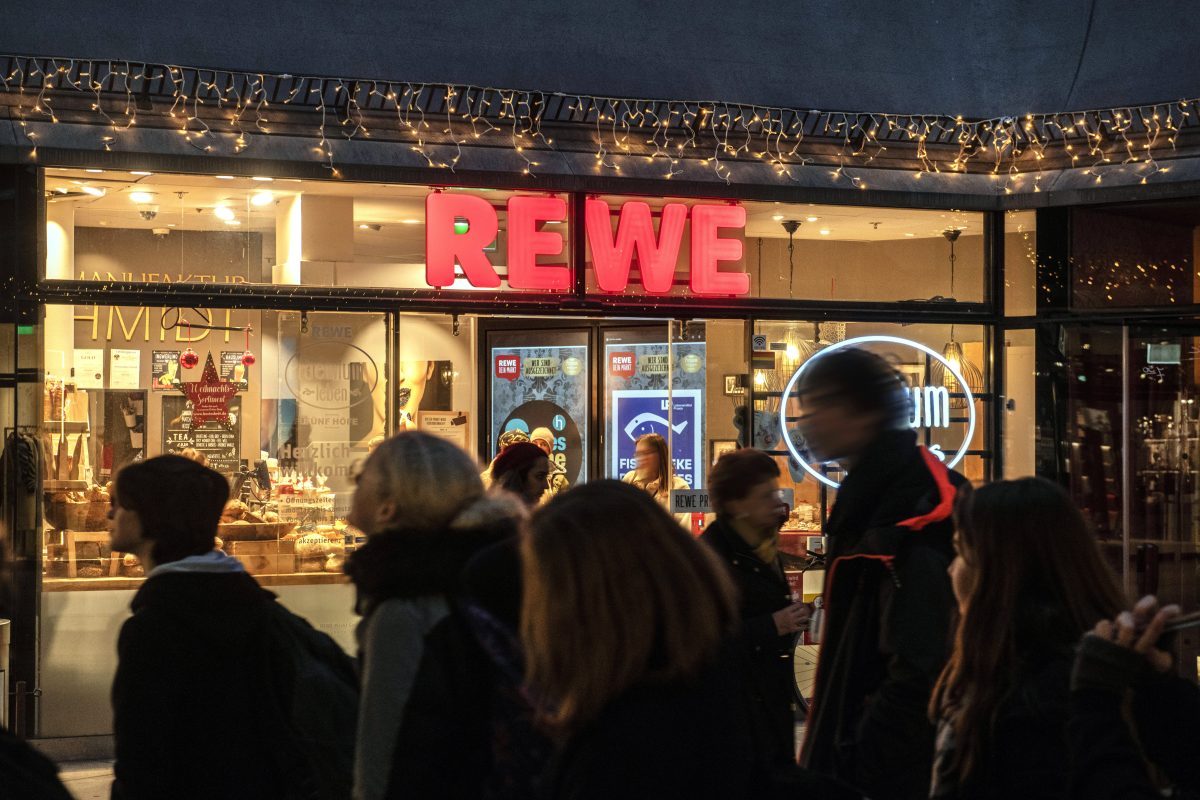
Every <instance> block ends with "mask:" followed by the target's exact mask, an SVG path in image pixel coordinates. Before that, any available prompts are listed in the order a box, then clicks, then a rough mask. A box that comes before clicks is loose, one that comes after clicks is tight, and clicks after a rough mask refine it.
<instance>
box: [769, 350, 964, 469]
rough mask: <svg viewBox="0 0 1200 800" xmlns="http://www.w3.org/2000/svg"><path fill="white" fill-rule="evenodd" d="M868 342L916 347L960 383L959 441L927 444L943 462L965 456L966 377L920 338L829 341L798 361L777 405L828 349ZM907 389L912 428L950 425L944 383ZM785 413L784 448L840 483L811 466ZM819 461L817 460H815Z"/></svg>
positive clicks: (952, 462)
mask: <svg viewBox="0 0 1200 800" xmlns="http://www.w3.org/2000/svg"><path fill="white" fill-rule="evenodd" d="M870 345H877V346H878V345H886V346H888V347H889V348H892V349H894V348H896V347H899V348H901V349H904V348H911V349H913V350H915V351H917V357H918V358H919V359H922V360H923V359H924V358H926V357H929V358H932V359H934V360H935V361H938V362H939V363H940V364H941V366H942V367H943V368H944V369H945V370H946V372H947V373H949V374H950V375H952V376H953V377H954V379H955V380H956V381H957V382H958V386H960V387H962V392H963V393H965V394H966V408H965V409H964V410H965V411H966V412H967V424H966V430H965V432H964V434H963V438H962V442H961V444H959V445H958V446H957V447H956V448H955V450H954V451H953V453H949V452H945V451H943V450H942V448H941V447H939V446H938V445H934V446H933V447H931V448H930V452H932V453H933V454H934V455H935V456H937V457H938V458H939V459H941V460H942V461H944V462H946V466H948V467H951V468H953V467H954V466H955V465H957V464H958V463H959V462H960V461H962V460H963V457H964V456H966V454H967V450H968V449H969V448H970V446H971V440H972V439H973V438H974V437H975V398H974V396H973V395H972V394H971V390H970V389H969V388H967V381H966V380H965V379H964V378H963V376H962V374H961V373H960V372H959V370H958V367H957V366H955V365H954V364H953V363H951V362H950V361H948V360H946V358H945V357H944V356H943V355H942V354H941V353H939V352H937V351H936V350H934V349H932V348H930V347H926V346H925V345H923V344H921V343H920V342H914V341H912V340H911V339H901V338H900V337H898V336H859V337H857V338H854V339H846V340H845V341H841V342H838V343H837V344H834V345H830V346H829V347H826V348H825V349H824V350H819V351H818V352H817V353H816V354H814V355H813V356H811V357H810V358H809V359H808V360H807V361H805V362H804V363H803V364H801V365H800V368H799V369H797V370H796V372H795V373H794V374H793V375H792V378H791V380H789V381H788V384H787V387H786V388H784V390H783V396H782V399H781V403H780V408H782V409H787V408H788V407H789V402H790V400H791V399H792V395H793V393H794V392H795V390H796V387H797V386H798V385H799V383H800V378H801V376H803V375H804V373H805V371H806V370H808V369H809V368H810V367H811V366H812V365H813V364H814V363H816V362H817V361H819V360H820V359H821V358H823V357H825V356H826V355H828V354H829V353H832V352H834V351H836V350H840V349H842V348H844V347H863V346H870ZM909 392H910V394H911V397H912V407H911V408H912V413H911V417H910V419H909V425H910V426H911V427H913V428H928V429H931V428H942V429H948V428H949V427H950V391H949V390H948V389H947V388H946V387H945V386H910V387H909ZM788 422H789V414H787V413H782V414H780V415H779V430H780V432H781V433H782V439H783V443H784V444H785V445H787V449H788V452H789V453H791V456H792V458H793V459H795V462H796V463H797V464H799V465H800V467H801V468H802V469H803V470H804V471H805V472H807V473H808V474H809V475H811V476H812V477H814V478H816V479H817V480H818V481H820V482H821V483H824V484H825V485H826V486H831V487H833V488H835V489H836V488H837V487H838V486H839V485H840V484H839V483H838V482H837V481H835V480H833V479H832V478H830V477H829V476H827V475H823V474H821V472H819V471H818V470H817V469H816V468H815V467H814V466H813V463H814V459H813V457H812V455H811V454H810V453H809V452H808V449H807V448H806V447H805V446H804V441H803V438H802V437H801V436H800V433H799V431H797V430H793V429H791V428H790V427H789V425H788ZM818 463H819V462H818Z"/></svg>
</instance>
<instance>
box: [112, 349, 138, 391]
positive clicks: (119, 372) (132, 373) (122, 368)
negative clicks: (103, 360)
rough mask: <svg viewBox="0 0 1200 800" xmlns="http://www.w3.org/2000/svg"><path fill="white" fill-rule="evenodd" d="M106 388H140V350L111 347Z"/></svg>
mask: <svg viewBox="0 0 1200 800" xmlns="http://www.w3.org/2000/svg"><path fill="white" fill-rule="evenodd" d="M108 388H110V389H140V388H142V351H141V350H119V349H117V348H115V347H114V348H113V350H112V352H111V353H110V354H109V370H108Z"/></svg>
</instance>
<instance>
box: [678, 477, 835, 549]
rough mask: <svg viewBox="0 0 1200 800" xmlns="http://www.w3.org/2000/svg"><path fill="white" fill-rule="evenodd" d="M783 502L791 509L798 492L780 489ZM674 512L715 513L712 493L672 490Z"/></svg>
mask: <svg viewBox="0 0 1200 800" xmlns="http://www.w3.org/2000/svg"><path fill="white" fill-rule="evenodd" d="M779 493H780V495H781V496H782V498H783V503H784V505H786V506H787V507H788V508H789V509H791V508H794V507H795V502H796V492H795V490H793V489H780V490H779ZM671 513H672V514H714V513H716V512H715V510H714V509H713V505H712V495H710V494H709V493H708V492H707V491H696V490H694V489H693V490H690V491H689V490H687V489H678V490H674V491H672V492H671ZM814 538H817V539H820V538H822V537H820V536H818V537H814Z"/></svg>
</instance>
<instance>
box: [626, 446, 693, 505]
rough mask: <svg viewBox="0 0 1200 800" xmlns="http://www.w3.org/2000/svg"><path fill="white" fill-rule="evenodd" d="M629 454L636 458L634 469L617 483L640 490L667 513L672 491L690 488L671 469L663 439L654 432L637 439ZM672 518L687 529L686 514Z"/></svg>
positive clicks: (668, 453)
mask: <svg viewBox="0 0 1200 800" xmlns="http://www.w3.org/2000/svg"><path fill="white" fill-rule="evenodd" d="M633 455H634V458H635V459H637V467H636V468H635V469H631V470H630V471H629V472H626V473H625V474H624V475H622V476H621V482H622V483H628V484H630V485H632V486H636V487H637V488H638V489H641V490H642V491H643V492H645V493H646V494H648V495H650V496H651V497H653V498H654V499H655V500H657V501H658V504H659V505H660V506H662V507H663V508H665V509H667V510H668V511H670V510H671V492H672V491H675V490H684V491H686V490H688V489H691V488H692V487H691V486H689V485H688V482H687V481H685V480H684V479H683V478H681V477H679V476H678V475H676V474H675V473H674V470H672V469H671V453H670V451H669V450H668V449H667V440H666V439H664V438H663V437H662V436H659V435H658V434H657V433H647V434H645V435H644V436H639V437H638V440H637V445H636V448H635V449H634V451H633ZM675 519H676V520H678V522H679V524H680V525H683V526H684V527H685V528H690V527H691V521H692V520H691V515H690V514H676V515H675Z"/></svg>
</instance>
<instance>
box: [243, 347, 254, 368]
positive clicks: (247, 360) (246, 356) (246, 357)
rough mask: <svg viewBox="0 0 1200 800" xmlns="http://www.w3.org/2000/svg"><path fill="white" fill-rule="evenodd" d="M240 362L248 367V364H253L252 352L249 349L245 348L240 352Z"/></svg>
mask: <svg viewBox="0 0 1200 800" xmlns="http://www.w3.org/2000/svg"><path fill="white" fill-rule="evenodd" d="M242 364H244V365H245V366H247V367H249V366H253V364H254V353H251V352H250V351H249V350H247V351H246V352H244V353H242Z"/></svg>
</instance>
